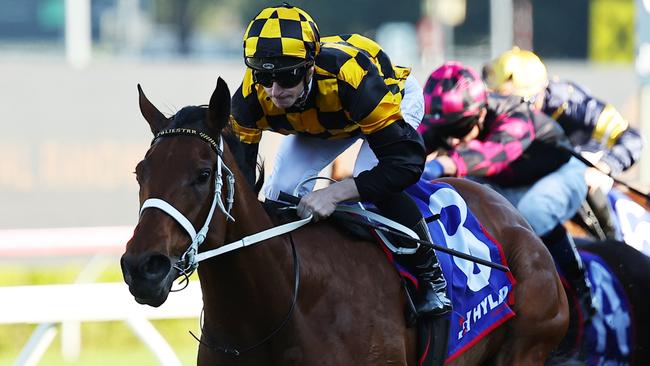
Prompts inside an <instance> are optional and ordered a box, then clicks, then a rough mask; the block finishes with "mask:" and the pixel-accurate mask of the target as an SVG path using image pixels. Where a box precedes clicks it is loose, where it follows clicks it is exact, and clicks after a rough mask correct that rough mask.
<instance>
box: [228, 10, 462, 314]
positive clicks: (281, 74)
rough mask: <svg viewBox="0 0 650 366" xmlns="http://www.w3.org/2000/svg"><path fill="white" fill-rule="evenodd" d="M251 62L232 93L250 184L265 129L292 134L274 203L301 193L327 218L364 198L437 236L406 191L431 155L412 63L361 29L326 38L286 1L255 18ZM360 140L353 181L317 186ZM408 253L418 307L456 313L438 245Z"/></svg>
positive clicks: (306, 208) (270, 188)
mask: <svg viewBox="0 0 650 366" xmlns="http://www.w3.org/2000/svg"><path fill="white" fill-rule="evenodd" d="M244 62H245V63H246V66H248V68H247V69H246V72H245V74H244V79H243V82H242V84H241V86H240V87H239V89H238V90H237V91H236V92H235V94H234V95H233V99H232V128H233V131H234V133H235V134H236V135H237V136H238V137H239V139H240V141H241V142H242V143H243V144H242V145H243V146H244V150H245V155H246V157H247V159H248V164H247V165H248V168H250V171H248V172H245V174H246V175H247V177H248V179H249V180H252V178H253V177H254V172H253V168H254V167H255V163H256V159H257V152H258V144H259V142H260V139H261V137H262V131H263V130H270V131H274V132H278V133H281V134H283V135H288V136H286V137H285V139H284V140H283V142H282V144H281V146H280V148H279V151H278V153H277V156H276V159H275V165H274V168H273V171H272V173H271V175H270V177H269V179H268V181H267V182H266V186H265V190H264V194H265V196H266V199H267V200H268V201H272V200H277V199H278V195H279V193H280V192H281V191H283V192H288V193H292V192H294V191H296V190H297V192H298V195H299V196H302V198H301V200H300V203H299V204H298V208H297V213H298V215H299V216H301V217H307V216H309V215H310V214H313V216H314V219H315V220H318V219H322V218H326V217H328V216H330V215H331V214H332V212H333V211H334V209H335V207H336V205H337V204H338V203H339V202H342V201H349V200H359V199H361V200H365V201H369V202H372V203H374V204H375V205H376V206H377V207H378V208H379V210H380V211H381V212H382V213H383V214H384V215H386V216H387V217H389V218H391V219H393V220H395V221H398V222H400V223H401V224H403V225H405V226H407V227H409V228H412V229H413V230H414V231H415V232H416V233H418V235H419V236H420V238H421V239H422V240H429V241H430V240H431V239H430V236H429V233H428V229H427V226H426V222H425V221H424V219H423V218H422V215H421V214H420V212H419V210H418V208H417V206H416V205H415V202H414V201H413V200H412V199H411V198H410V197H409V196H408V195H407V194H406V193H404V192H403V190H404V189H405V188H406V187H408V186H410V185H412V184H414V183H415V182H417V181H418V179H419V178H420V175H421V174H422V169H423V167H424V161H425V153H424V146H423V143H422V139H421V138H420V136H419V135H418V134H417V132H416V131H415V128H417V126H418V124H419V123H420V121H421V118H422V115H423V100H422V89H421V88H420V86H419V85H418V83H417V81H416V80H415V79H414V78H413V76H411V75H410V71H411V70H410V69H409V68H404V67H399V66H394V65H392V63H391V61H390V59H389V58H388V56H387V55H386V54H385V53H384V52H383V51H382V50H381V48H380V47H379V45H377V44H376V43H375V42H373V41H371V40H370V39H368V38H365V37H363V36H360V35H345V36H343V35H342V36H332V37H327V38H323V39H321V38H320V37H319V34H318V28H317V26H316V23H314V21H313V20H312V18H311V17H310V16H309V14H307V13H306V12H305V11H303V10H302V9H299V8H297V7H293V6H290V5H288V4H286V3H285V4H283V5H281V6H276V7H269V8H266V9H264V10H262V11H261V12H260V13H259V14H258V15H257V16H256V17H255V18H254V19H253V20H252V21H251V22H250V25H249V26H248V28H247V30H246V33H245V35H244ZM360 138H361V139H362V140H363V145H362V147H361V151H360V152H359V155H358V157H357V160H356V164H355V173H354V178H351V179H346V180H343V181H340V182H336V183H334V184H331V185H330V186H328V187H327V188H324V189H321V190H317V191H313V188H314V181H313V180H311V181H308V180H309V178H314V177H315V176H316V175H317V174H318V173H319V172H320V171H321V170H322V169H323V168H325V166H327V165H328V164H329V163H331V162H332V161H333V160H334V159H335V158H336V157H337V156H338V155H339V154H341V153H342V152H343V151H345V150H346V149H347V148H348V147H349V146H351V145H352V144H353V143H354V142H355V141H357V140H358V139H360ZM305 181H306V183H305ZM301 183H303V184H302V185H300V184H301ZM407 257H408V258H403V259H404V260H405V262H406V263H405V264H406V265H407V266H409V267H410V269H411V270H412V271H413V272H414V273H415V274H416V275H417V277H418V279H419V283H420V289H422V290H421V292H420V294H421V296H420V299H419V301H418V303H417V304H416V308H417V311H418V313H419V314H421V315H422V314H428V315H442V314H446V313H447V312H449V311H450V310H451V302H450V301H449V299H448V298H447V296H446V281H445V279H444V277H443V274H442V270H441V268H440V265H439V263H438V259H437V257H436V254H435V252H434V251H433V249H431V248H430V247H428V246H424V245H421V246H419V248H418V250H417V251H416V253H415V254H413V255H409V256H407Z"/></svg>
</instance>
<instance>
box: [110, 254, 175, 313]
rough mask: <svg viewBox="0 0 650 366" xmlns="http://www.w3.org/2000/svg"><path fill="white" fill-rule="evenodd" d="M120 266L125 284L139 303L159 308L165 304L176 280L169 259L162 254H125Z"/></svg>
mask: <svg viewBox="0 0 650 366" xmlns="http://www.w3.org/2000/svg"><path fill="white" fill-rule="evenodd" d="M120 266H121V267H122V275H123V276H124V282H126V284H127V285H128V286H129V291H130V292H131V294H132V295H133V296H134V297H135V300H136V301H137V302H138V303H140V304H147V305H151V306H155V307H158V306H160V305H162V304H163V303H164V302H165V300H166V299H167V295H169V290H170V289H171V286H172V283H173V281H174V279H175V275H174V274H173V273H172V272H175V271H173V270H172V261H171V259H170V258H169V257H167V256H166V255H163V254H160V253H144V254H141V255H133V254H129V253H125V254H124V255H122V258H121V259H120Z"/></svg>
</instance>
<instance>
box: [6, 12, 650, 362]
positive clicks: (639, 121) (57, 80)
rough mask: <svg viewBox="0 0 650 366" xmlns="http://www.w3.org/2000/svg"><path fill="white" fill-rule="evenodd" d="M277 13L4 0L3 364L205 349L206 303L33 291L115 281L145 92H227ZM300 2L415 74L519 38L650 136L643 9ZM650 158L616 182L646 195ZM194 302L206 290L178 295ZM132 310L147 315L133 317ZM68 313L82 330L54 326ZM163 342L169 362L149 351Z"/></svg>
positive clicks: (266, 143)
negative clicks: (73, 308) (98, 308)
mask: <svg viewBox="0 0 650 366" xmlns="http://www.w3.org/2000/svg"><path fill="white" fill-rule="evenodd" d="M276 4H278V2H277V1H272V2H269V1H261V0H260V1H254V0H0V87H1V89H0V90H1V92H0V111H1V112H2V118H1V119H0V124H1V126H2V128H1V130H0V314H2V313H7V314H10V315H6V316H5V318H3V319H0V365H11V364H20V365H23V364H25V365H27V364H44V365H58V364H61V365H82V364H83V365H91V364H92V365H102V364H130V363H134V362H139V363H140V364H144V365H146V364H173V365H175V364H192V363H195V361H194V360H195V353H196V348H197V344H196V341H195V340H194V339H193V338H191V336H190V335H189V334H188V333H187V330H192V331H196V330H197V329H198V318H197V316H198V310H197V309H194V308H192V309H191V310H192V311H194V312H192V311H189V313H188V312H187V311H186V312H185V313H184V312H182V311H181V312H178V313H174V312H173V311H172V310H169V311H168V312H165V310H164V309H163V310H162V312H160V313H158V314H157V315H153V316H150V315H148V314H144V313H142V314H140V310H138V309H137V308H135V307H134V308H129V309H128V310H124V313H123V314H122V313H119V312H116V314H115V315H114V316H113V317H112V318H110V319H95V318H97V316H95V318H93V316H94V315H92V314H89V315H87V318H84V322H83V323H80V322H79V321H78V319H77V320H74V318H75V317H74V316H71V315H66V313H65V312H64V311H63V310H61V311H58V310H57V309H58V308H56V306H60V307H62V308H65V307H66V306H65V303H59V302H58V301H54V300H55V299H49V298H47V297H45V296H44V295H43V293H42V292H35V291H32V289H33V288H34V285H46V284H61V285H63V284H71V283H75V282H76V283H88V282H101V283H113V282H116V283H117V282H120V281H121V274H120V272H119V264H118V258H119V255H120V254H121V252H122V251H123V248H124V244H125V243H126V241H127V240H128V238H129V237H130V234H131V231H132V228H133V226H134V224H135V222H136V220H137V215H138V200H137V184H136V181H135V178H134V175H133V174H132V172H133V170H134V167H135V164H136V163H137V162H138V161H139V160H140V159H141V158H142V156H143V154H144V152H145V151H146V149H147V147H148V145H149V142H150V139H151V137H152V136H151V134H150V131H149V128H148V125H147V124H146V123H145V121H144V119H143V118H142V117H141V116H140V111H139V108H138V101H137V89H136V85H137V84H138V83H140V84H141V85H142V87H143V88H144V91H145V92H146V93H147V96H148V97H149V99H150V100H151V101H152V102H153V103H154V104H155V105H157V106H158V107H159V108H160V109H161V111H163V112H164V113H168V114H173V113H174V112H175V111H177V110H178V109H180V108H182V107H183V106H185V105H189V104H193V105H198V104H205V103H207V102H208V100H209V97H210V95H211V93H212V90H213V88H214V86H215V82H216V79H217V77H218V76H221V77H223V78H224V79H225V80H226V81H227V82H228V84H229V86H230V88H231V92H232V91H234V90H235V89H236V88H237V87H238V85H239V83H240V81H241V77H242V75H243V72H244V64H243V62H242V58H241V56H242V50H241V45H242V35H243V32H244V30H245V27H246V25H247V24H248V21H249V20H250V19H251V18H252V17H253V16H254V15H255V14H256V13H257V12H258V11H259V10H260V9H261V8H263V7H265V6H270V5H276ZM292 4H293V5H297V6H300V7H302V8H303V9H305V10H306V11H307V12H309V13H310V14H311V15H312V16H313V18H314V19H315V21H316V22H317V24H318V26H319V28H320V31H321V35H331V34H341V33H362V34H364V35H367V36H370V37H372V38H374V39H375V40H377V41H378V42H379V44H380V45H381V46H382V47H383V48H384V49H385V50H386V51H387V53H388V54H389V55H390V56H391V58H392V59H393V61H394V62H395V63H397V64H401V65H405V66H411V67H413V68H414V72H415V76H416V77H417V78H418V79H419V80H420V82H424V81H425V80H426V78H427V76H428V73H430V72H431V71H432V70H433V69H435V68H436V67H437V66H438V65H439V64H440V63H442V62H443V61H445V60H451V59H457V60H460V61H463V62H465V63H468V64H470V65H472V66H474V67H480V66H481V65H482V64H483V63H485V62H487V61H488V60H490V59H491V58H492V57H494V56H496V55H497V54H499V53H501V52H503V51H505V50H508V49H510V48H511V47H512V46H513V45H517V46H519V47H521V48H525V49H532V50H534V51H535V52H536V53H538V54H539V55H540V56H541V57H542V59H543V60H544V61H545V62H546V63H547V66H548V69H549V73H550V74H551V75H557V76H559V77H560V78H566V79H570V80H574V81H576V82H578V83H581V84H583V85H584V86H586V87H588V88H589V89H591V90H592V91H593V92H594V94H595V95H596V96H598V97H600V98H601V99H603V100H606V101H608V102H610V103H612V104H613V105H614V106H616V107H617V108H618V110H619V111H620V112H621V113H622V114H623V116H624V117H626V118H627V119H628V120H629V121H630V123H631V125H632V126H636V127H638V128H640V129H641V130H642V133H643V135H644V136H645V138H646V140H650V138H649V137H650V91H649V89H650V0H572V1H563V0H545V1H532V0H490V1H486V0H402V1H400V2H395V1H392V0H373V1H361V0H345V1H342V0H329V1H315V0H312V1H297V0H296V1H293V2H292ZM279 139H280V137H279V136H276V135H272V134H269V135H267V136H265V138H264V139H263V146H262V152H263V154H264V155H266V156H272V154H273V151H274V148H275V146H277V142H278V141H279ZM648 150H650V149H646V152H645V155H644V157H643V159H642V160H641V162H640V163H638V164H637V166H636V168H635V169H632V170H631V171H629V172H627V173H626V174H625V175H624V176H623V178H622V179H623V180H625V181H626V182H630V183H632V184H634V185H635V187H638V188H641V189H643V190H645V191H647V190H648V188H649V187H650V156H648V154H649V153H648ZM266 160H267V163H270V162H271V161H272V159H266ZM268 171H269V170H268V169H267V172H268ZM18 286H22V287H21V288H22V289H23V290H24V291H25V292H21V293H20V294H23V295H20V296H24V297H22V299H23V300H24V299H27V298H29V299H30V301H34V302H36V303H37V304H40V306H41V307H42V308H47V307H48V306H49V305H51V306H52V309H54V310H52V309H50V310H51V314H50V315H49V317H43V318H34V319H32V318H30V317H29V313H28V312H27V310H26V309H27V308H26V307H25V306H14V307H12V306H11V302H16V298H11V297H8V296H10V295H11V296H17V295H15V294H16V293H9V292H6V291H4V290H7V289H9V288H13V287H18ZM68 290H69V291H70V292H65V293H66V294H69V295H68V296H69V300H75V301H76V300H79V298H75V296H77V297H84V295H83V293H82V292H79V291H78V290H79V287H78V286H77V287H74V286H73V287H70V288H66V291H68ZM3 291H4V292H3ZM61 291H63V290H61ZM107 291H108V290H107ZM120 291H122V292H124V291H126V289H125V288H121V290H120ZM123 295H124V298H125V299H126V300H128V301H130V302H133V300H132V299H128V292H127V293H125V294H123ZM190 295H191V296H193V297H191V299H194V300H197V299H199V298H198V297H197V296H199V297H200V295H198V292H188V293H184V292H180V293H177V294H172V295H171V297H177V298H181V297H183V296H187V297H190ZM86 296H88V295H86ZM32 299H33V300H32ZM59 300H61V299H59ZM115 301H117V300H115ZM18 304H19V302H18ZM90 305H91V304H89V305H88V306H90ZM105 305H106V306H111V305H112V304H105ZM21 307H22V308H23V310H24V311H23V313H24V314H22V313H21V314H19V313H20V308H21ZM163 307H164V306H163ZM55 308H56V309H55ZM3 309H4V310H3ZM12 309H13V310H15V311H16V312H15V313H11V312H9V310H12ZM199 309H200V307H199ZM55 310H57V311H55ZM134 312H135V314H136V315H137V316H135V318H137V319H140V320H142V321H141V322H140V321H138V320H137V319H136V320H134V319H135V318H134V316H131V317H130V318H129V316H128V314H134ZM11 314H14V315H11ZM64 318H65V319H73V321H69V320H68V321H65V322H63V325H62V324H61V321H60V320H65V319H64ZM99 318H101V317H99ZM127 318H129V319H130V320H129V319H127ZM149 318H154V319H158V318H173V319H167V320H153V321H152V322H151V323H149V322H148V321H147V320H146V319H149ZM57 319H59V320H57ZM143 322H144V323H143ZM39 323H41V325H37V324H39ZM143 324H144V325H143ZM147 324H149V325H147ZM151 324H153V325H154V327H150V325H151ZM160 335H162V337H160ZM160 342H162V343H160ZM167 345H169V346H170V348H169V350H170V352H173V353H172V355H173V354H174V353H175V354H176V355H177V357H178V358H177V359H175V360H172V359H171V358H168V361H163V360H160V359H159V357H157V355H156V352H151V351H149V347H152V348H156V347H167ZM156 349H158V350H159V349H161V348H156ZM159 353H160V352H159ZM158 356H159V355H158ZM170 357H171V356H170Z"/></svg>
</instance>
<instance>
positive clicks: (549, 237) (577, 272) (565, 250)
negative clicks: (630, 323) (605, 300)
mask: <svg viewBox="0 0 650 366" xmlns="http://www.w3.org/2000/svg"><path fill="white" fill-rule="evenodd" d="M542 241H543V242H544V244H546V247H547V248H548V250H549V251H550V252H551V255H552V256H553V258H554V259H555V262H556V263H557V265H558V266H559V267H560V268H561V269H562V272H563V273H564V276H565V278H566V279H567V281H568V282H569V284H570V285H571V286H572V287H573V288H574V289H575V291H576V294H577V296H578V302H579V304H580V307H581V312H582V314H583V316H584V318H585V320H587V319H589V318H590V317H591V316H592V315H593V314H594V313H595V311H596V309H595V308H594V305H593V302H592V297H591V289H592V286H591V281H589V277H588V276H587V273H586V270H585V266H584V264H583V262H582V258H581V257H580V253H578V249H577V248H576V244H575V242H574V241H573V238H571V235H569V233H567V231H566V229H565V228H564V226H562V225H561V224H559V225H558V226H556V227H555V228H554V229H553V230H551V231H550V232H549V233H547V234H545V235H544V236H542Z"/></svg>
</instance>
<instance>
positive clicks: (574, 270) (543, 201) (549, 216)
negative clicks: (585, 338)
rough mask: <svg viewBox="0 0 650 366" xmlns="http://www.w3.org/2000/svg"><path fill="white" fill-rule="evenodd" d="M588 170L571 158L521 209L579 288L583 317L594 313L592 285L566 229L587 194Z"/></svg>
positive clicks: (539, 185)
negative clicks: (564, 225) (568, 221)
mask: <svg viewBox="0 0 650 366" xmlns="http://www.w3.org/2000/svg"><path fill="white" fill-rule="evenodd" d="M585 169H586V167H585V166H584V164H582V163H581V162H580V161H578V160H577V159H575V158H571V160H569V162H567V163H566V164H564V165H563V166H562V167H560V169H558V170H557V171H555V172H553V173H550V174H548V175H547V176H545V177H543V178H542V179H540V180H539V181H537V182H536V183H535V184H533V185H532V186H531V187H530V189H528V191H527V192H526V194H524V195H523V196H522V197H521V199H520V200H519V202H518V203H517V208H518V209H519V211H520V212H521V213H522V215H523V216H524V217H525V218H526V220H528V222H529V223H530V225H531V226H532V228H533V230H534V231H535V234H537V235H538V236H539V237H541V238H542V241H543V242H544V244H546V246H547V247H548V249H549V251H550V252H551V255H552V256H553V258H554V259H555V261H556V263H558V265H559V266H560V268H562V270H563V272H564V273H565V275H566V278H567V280H568V281H569V282H570V283H571V285H572V286H574V287H575V289H576V291H577V292H578V296H579V297H580V304H581V306H582V308H583V314H585V316H586V317H588V316H589V315H591V314H592V313H593V304H592V301H591V291H590V289H591V283H590V282H589V279H588V277H587V276H586V274H585V272H584V267H583V266H582V259H581V258H580V255H579V254H578V251H577V249H576V247H575V243H574V242H573V239H572V238H571V237H570V236H569V234H568V233H567V232H566V230H565V229H564V227H563V226H562V223H563V222H564V221H566V220H568V219H569V218H571V217H573V215H575V213H576V212H577V210H578V208H579V207H580V204H581V203H582V201H583V200H584V198H585V196H586V194H587V184H586V183H585V180H584V171H585Z"/></svg>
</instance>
